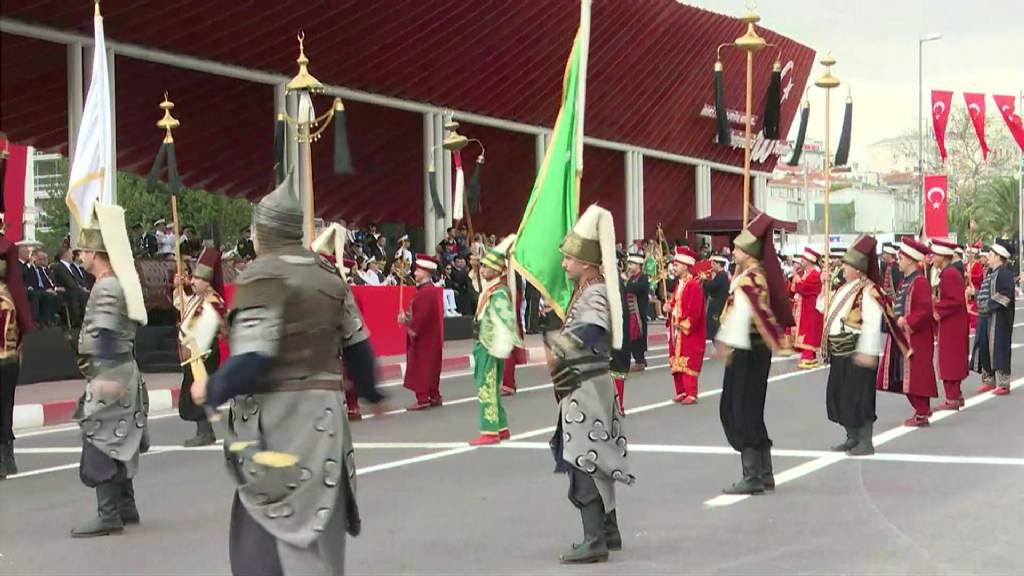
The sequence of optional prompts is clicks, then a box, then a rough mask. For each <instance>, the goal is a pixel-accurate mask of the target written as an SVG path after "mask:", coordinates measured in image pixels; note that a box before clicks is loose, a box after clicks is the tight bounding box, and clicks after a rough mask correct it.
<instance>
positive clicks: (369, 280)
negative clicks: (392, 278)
mask: <svg viewBox="0 0 1024 576" xmlns="http://www.w3.org/2000/svg"><path fill="white" fill-rule="evenodd" d="M359 275H360V276H362V277H363V282H366V285H367V286H383V282H381V281H380V274H378V273H376V272H374V271H373V270H367V271H365V272H360V273H359Z"/></svg>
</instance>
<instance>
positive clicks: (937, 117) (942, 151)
mask: <svg viewBox="0 0 1024 576" xmlns="http://www.w3.org/2000/svg"><path fill="white" fill-rule="evenodd" d="M952 103H953V93H952V92H950V91H949V90H932V126H933V127H934V128H935V143H936V144H938V145H939V155H940V156H941V157H942V161H943V162H945V161H946V122H948V121H949V107H950V105H951V104H952Z"/></svg>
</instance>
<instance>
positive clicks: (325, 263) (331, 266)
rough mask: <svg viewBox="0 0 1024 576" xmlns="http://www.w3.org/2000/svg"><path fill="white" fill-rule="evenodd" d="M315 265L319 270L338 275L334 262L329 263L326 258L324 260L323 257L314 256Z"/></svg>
mask: <svg viewBox="0 0 1024 576" xmlns="http://www.w3.org/2000/svg"><path fill="white" fill-rule="evenodd" d="M316 263H317V265H319V266H320V267H321V268H323V269H324V270H327V271H328V272H330V273H331V274H335V275H336V274H338V267H337V266H335V265H334V262H331V261H330V260H328V259H327V258H324V257H323V256H321V255H319V254H317V256H316Z"/></svg>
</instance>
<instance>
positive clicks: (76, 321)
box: [50, 248, 89, 328]
mask: <svg viewBox="0 0 1024 576" xmlns="http://www.w3.org/2000/svg"><path fill="white" fill-rule="evenodd" d="M50 271H51V273H52V274H53V278H54V280H55V281H56V284H57V286H58V287H59V288H60V289H62V290H63V291H64V306H65V308H66V310H67V312H68V323H69V324H70V326H71V327H72V328H80V327H81V326H82V318H84V317H85V303H86V302H87V301H88V300H89V280H88V279H87V278H86V272H85V269H84V268H82V267H80V266H79V265H78V264H75V262H74V261H73V260H72V252H71V248H64V249H63V250H61V252H60V259H59V260H58V261H57V262H54V263H53V265H52V266H51V267H50Z"/></svg>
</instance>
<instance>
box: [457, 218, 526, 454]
mask: <svg viewBox="0 0 1024 576" xmlns="http://www.w3.org/2000/svg"><path fill="white" fill-rule="evenodd" d="M515 239H516V236H515V234H511V235H509V236H507V237H506V238H505V239H504V240H502V241H501V243H500V244H498V245H497V246H495V247H494V248H492V249H491V250H490V251H489V252H488V253H487V254H484V257H483V258H482V259H481V260H480V265H481V269H480V274H481V276H482V278H483V281H484V291H483V293H482V294H480V299H479V301H478V302H477V307H476V317H475V318H474V329H475V333H476V341H475V342H474V343H473V362H474V365H473V379H474V380H476V390H477V398H478V399H479V401H480V436H479V437H478V438H476V439H475V440H471V441H470V443H469V444H470V445H471V446H480V445H483V444H497V443H498V442H500V441H501V440H505V439H508V438H510V437H511V435H510V433H509V430H508V415H507V414H506V413H505V407H504V406H503V405H502V403H501V394H500V393H499V388H500V387H501V380H502V374H503V370H504V368H505V360H506V359H507V358H508V357H509V354H511V353H512V350H513V349H514V348H515V347H516V346H521V345H522V340H521V339H520V338H519V331H518V330H516V313H515V308H514V307H513V302H515V298H514V297H513V296H512V291H511V289H510V288H509V284H508V282H507V277H506V276H505V261H506V258H507V256H508V251H509V248H511V247H512V244H513V243H514V242H515Z"/></svg>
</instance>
